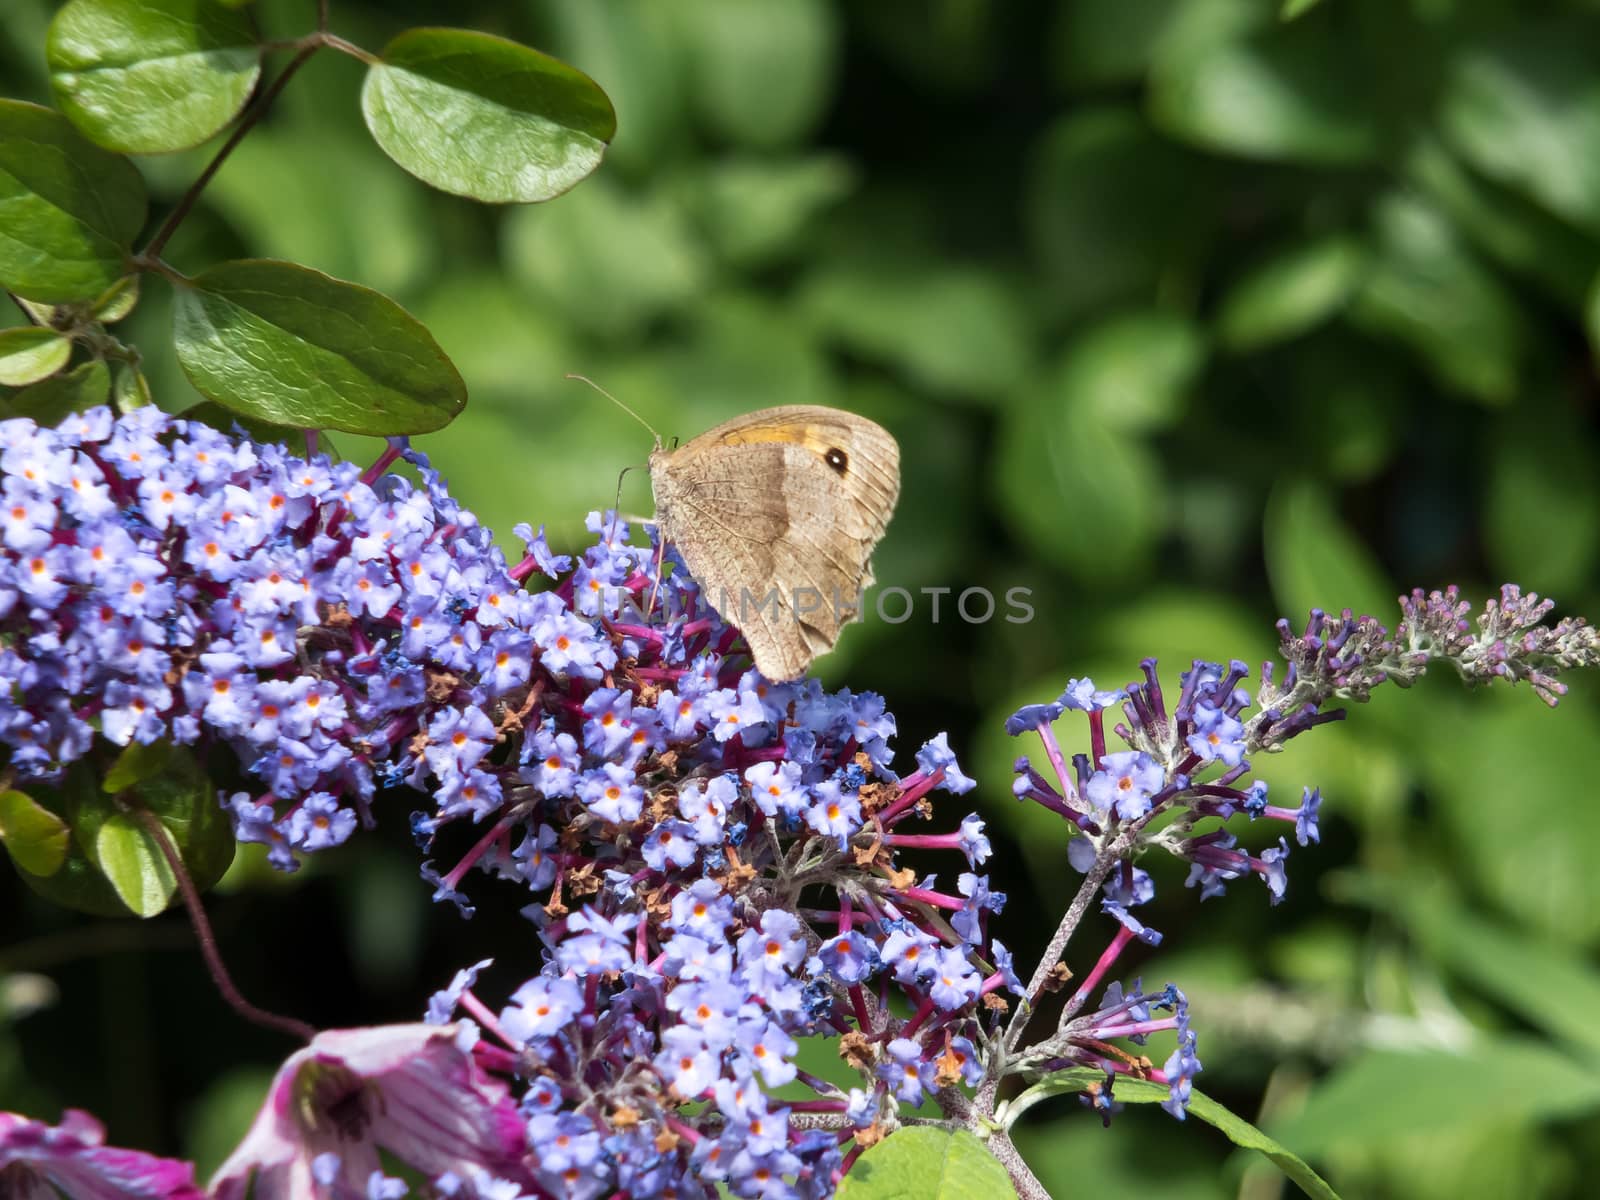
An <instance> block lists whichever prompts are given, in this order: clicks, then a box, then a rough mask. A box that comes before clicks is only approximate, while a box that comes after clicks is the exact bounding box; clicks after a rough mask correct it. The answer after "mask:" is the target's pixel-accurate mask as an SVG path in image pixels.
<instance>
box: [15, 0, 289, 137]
mask: <svg viewBox="0 0 1600 1200" xmlns="http://www.w3.org/2000/svg"><path fill="white" fill-rule="evenodd" d="M45 58H46V60H47V61H48V62H49V64H50V84H51V87H52V89H53V90H54V92H55V97H56V103H57V104H59V105H60V106H61V110H62V111H63V112H64V113H66V114H67V116H68V117H70V118H71V119H72V122H73V124H75V125H76V126H77V127H78V128H79V129H81V130H83V132H84V133H86V134H87V135H88V136H89V137H90V138H92V139H94V140H95V141H96V142H98V143H99V144H100V145H102V146H105V147H107V148H109V149H112V150H121V151H122V152H124V153H126V154H165V153H167V152H169V151H172V150H183V149H186V148H187V147H189V146H194V145H198V144H199V143H200V142H203V141H205V140H206V139H207V138H208V137H210V136H211V135H212V134H214V133H216V132H217V130H219V129H221V128H222V127H223V126H224V125H226V124H227V123H228V122H229V121H231V120H233V118H234V116H235V115H236V114H237V113H238V112H239V110H240V109H242V108H243V107H244V105H245V101H246V100H248V99H249V98H250V92H251V89H253V88H254V87H255V85H256V79H257V78H258V77H259V76H260V74H261V51H260V48H259V47H258V46H257V45H256V36H255V31H254V29H253V28H252V27H251V24H250V19H249V17H248V16H246V15H245V14H243V13H239V12H235V11H233V10H231V9H229V8H227V7H225V6H224V5H222V4H220V3H217V2H216V0H70V3H68V4H67V5H66V6H65V7H64V8H62V9H61V11H60V12H58V13H57V14H56V17H55V20H54V21H52V22H51V23H50V36H49V39H48V41H47V42H46V44H45Z"/></svg>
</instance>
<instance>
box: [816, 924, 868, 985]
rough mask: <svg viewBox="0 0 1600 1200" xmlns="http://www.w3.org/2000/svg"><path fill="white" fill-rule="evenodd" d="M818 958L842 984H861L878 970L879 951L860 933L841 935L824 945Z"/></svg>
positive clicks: (819, 951) (818, 953)
mask: <svg viewBox="0 0 1600 1200" xmlns="http://www.w3.org/2000/svg"><path fill="white" fill-rule="evenodd" d="M817 957H818V958H819V959H820V960H821V964H822V966H823V968H824V969H826V970H827V972H828V973H829V974H830V975H832V976H833V977H834V978H835V979H838V980H839V981H840V982H842V983H860V982H861V981H862V980H864V979H868V978H870V977H871V976H872V975H873V974H874V973H875V972H876V971H877V969H878V951H877V947H875V946H874V945H873V944H872V941H871V939H869V938H867V937H866V936H865V935H863V934H860V933H853V932H852V933H841V934H838V935H836V936H834V937H831V938H829V939H828V940H827V941H825V942H823V943H822V947H821V949H820V950H818V952H817Z"/></svg>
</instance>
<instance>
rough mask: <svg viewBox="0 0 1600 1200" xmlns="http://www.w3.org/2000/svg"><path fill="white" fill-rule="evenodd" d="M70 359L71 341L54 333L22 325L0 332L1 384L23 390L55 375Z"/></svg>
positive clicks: (53, 331) (33, 326)
mask: <svg viewBox="0 0 1600 1200" xmlns="http://www.w3.org/2000/svg"><path fill="white" fill-rule="evenodd" d="M71 357H72V339H71V338H68V337H64V336H63V335H62V334H60V333H59V332H57V331H56V330H54V329H42V328H40V327H39V326H37V325H25V326H22V327H21V328H19V329H7V330H5V331H3V332H0V383H3V384H5V385H6V386H7V387H22V386H24V385H26V384H30V383H35V382H37V381H38V380H40V379H43V378H44V377H45V376H47V375H54V374H55V373H56V372H57V371H59V370H61V368H62V367H64V366H66V365H67V359H69V358H71Z"/></svg>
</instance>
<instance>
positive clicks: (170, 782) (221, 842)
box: [22, 748, 234, 917]
mask: <svg viewBox="0 0 1600 1200" xmlns="http://www.w3.org/2000/svg"><path fill="white" fill-rule="evenodd" d="M149 758H150V752H149V751H139V752H135V753H134V754H133V755H132V756H131V757H130V756H129V755H128V753H127V752H125V753H124V755H123V761H124V762H126V763H129V764H130V766H131V764H132V762H133V760H134V759H141V760H145V761H143V762H141V763H140V765H139V769H138V770H137V771H125V772H124V774H125V775H129V774H139V775H141V776H143V777H142V778H141V779H140V780H139V781H138V782H135V783H132V784H131V786H130V787H128V788H126V789H121V795H120V796H119V797H112V796H110V795H107V794H106V792H105V791H104V790H103V786H102V783H101V781H100V779H98V778H97V777H96V774H95V770H94V768H93V767H92V766H90V765H89V763H88V762H87V761H85V760H80V761H79V762H77V763H75V764H74V765H73V766H72V767H71V768H70V769H69V770H68V772H67V777H66V779H65V781H64V782H63V784H62V785H61V787H60V788H59V789H56V788H43V787H41V788H35V789H34V798H35V800H36V801H37V803H38V804H39V805H40V806H41V807H43V808H45V809H47V810H48V811H49V812H50V813H52V814H54V815H55V816H56V817H57V818H59V819H60V820H61V821H62V822H63V824H64V825H66V826H67V827H68V828H70V830H71V831H72V840H71V844H70V846H69V847H68V848H67V853H66V856H65V859H64V861H62V862H61V863H60V864H59V867H58V869H57V870H55V871H54V872H52V873H51V874H49V875H36V874H33V873H31V872H28V871H24V872H22V878H23V879H24V880H25V881H26V882H27V883H28V885H29V886H30V887H32V888H33V890H34V891H36V892H38V893H39V894H40V895H42V896H44V897H46V898H47V899H49V900H53V901H54V902H56V903H57V904H62V905H65V906H67V907H70V908H75V909H78V910H80V911H82V912H89V913H94V914H96V915H99V916H124V917H125V916H127V915H128V914H129V913H130V912H134V913H137V914H138V915H140V916H153V915H155V913H157V912H159V911H161V909H162V908H164V907H165V905H166V903H167V901H168V900H169V899H170V898H171V894H172V885H173V882H174V881H173V877H172V872H171V870H170V869H169V868H168V867H167V864H166V858H165V856H164V855H162V853H161V849H160V847H159V846H157V845H156V844H155V842H154V841H153V840H152V839H151V838H150V836H149V835H148V834H147V833H146V832H145V830H144V826H143V825H142V824H141V823H139V822H138V821H137V820H135V819H134V817H133V815H132V814H131V813H130V812H129V811H128V808H127V806H128V805H137V806H140V807H142V808H144V809H146V810H148V811H149V812H150V813H152V814H153V815H154V816H155V818H156V819H157V820H158V821H160V822H161V824H162V826H163V827H164V828H165V830H166V831H167V834H168V835H169V836H170V837H171V839H172V842H173V845H174V846H175V847H176V848H177V851H178V855H179V857H180V858H181V859H182V861H183V863H184V866H185V868H186V869H187V870H188V872H189V876H190V878H192V879H193V880H194V883H195V886H196V887H198V888H201V889H205V888H208V887H210V886H211V885H212V884H214V883H216V881H217V880H218V879H220V878H221V877H222V873H223V872H224V871H226V870H227V868H228V864H229V863H230V862H232V861H233V849H234V841H233V831H232V829H231V828H230V827H229V824H228V817H227V813H226V812H225V811H224V810H223V808H222V806H221V805H220V804H218V803H217V789H216V786H215V785H214V784H213V783H212V782H211V780H210V779H209V778H207V776H206V774H205V772H204V771H203V770H201V768H200V766H199V764H198V763H196V762H195V759H194V756H193V755H191V754H190V753H189V752H188V751H187V750H184V749H181V748H179V749H173V750H171V752H170V754H169V755H168V757H167V758H166V761H165V764H164V765H160V766H159V767H158V766H156V765H153V764H152V763H151V762H150V761H148V760H149Z"/></svg>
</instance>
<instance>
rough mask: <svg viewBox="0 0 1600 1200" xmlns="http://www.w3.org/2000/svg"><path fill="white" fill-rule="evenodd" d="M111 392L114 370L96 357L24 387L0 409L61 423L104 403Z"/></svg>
mask: <svg viewBox="0 0 1600 1200" xmlns="http://www.w3.org/2000/svg"><path fill="white" fill-rule="evenodd" d="M110 394H111V371H110V369H109V368H108V367H107V366H106V364H105V363H103V362H101V361H100V360H99V359H95V360H94V361H93V362H86V363H83V364H81V365H79V366H76V367H74V368H73V369H72V370H70V371H67V372H64V373H63V374H60V375H52V376H50V378H48V379H42V380H40V381H39V382H38V383H35V384H32V385H30V386H29V387H25V388H23V389H22V390H21V391H20V392H18V393H16V394H15V395H14V396H10V397H8V398H7V399H6V400H5V401H4V402H3V403H0V409H3V410H4V411H5V413H6V414H7V415H8V416H13V417H31V418H33V420H34V421H35V422H37V423H38V424H40V425H59V424H60V423H61V422H62V421H64V420H65V419H66V418H67V417H69V416H71V415H72V414H73V413H76V412H83V411H84V410H85V409H89V408H93V407H94V406H95V405H97V404H104V403H105V402H106V399H107V397H109V396H110Z"/></svg>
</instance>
